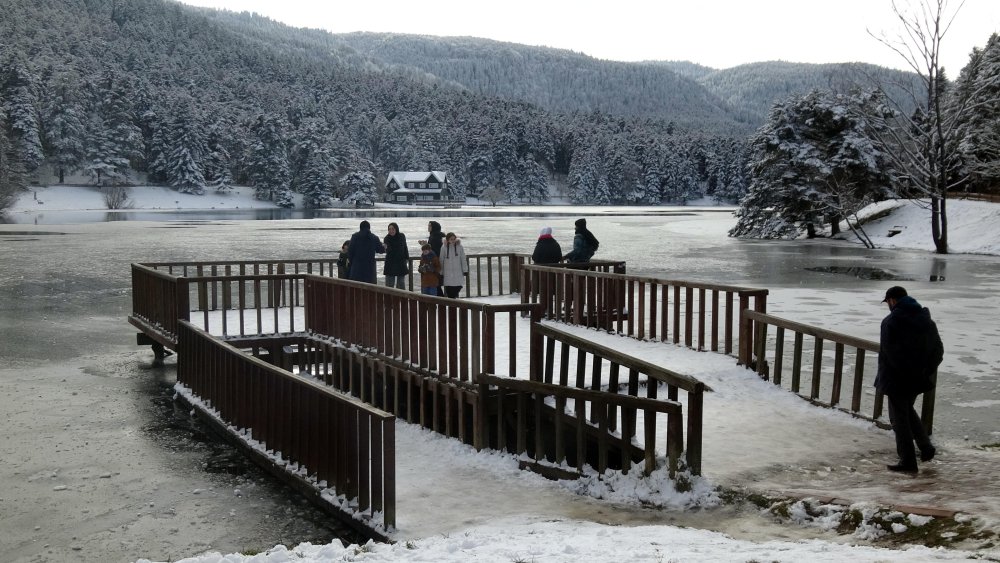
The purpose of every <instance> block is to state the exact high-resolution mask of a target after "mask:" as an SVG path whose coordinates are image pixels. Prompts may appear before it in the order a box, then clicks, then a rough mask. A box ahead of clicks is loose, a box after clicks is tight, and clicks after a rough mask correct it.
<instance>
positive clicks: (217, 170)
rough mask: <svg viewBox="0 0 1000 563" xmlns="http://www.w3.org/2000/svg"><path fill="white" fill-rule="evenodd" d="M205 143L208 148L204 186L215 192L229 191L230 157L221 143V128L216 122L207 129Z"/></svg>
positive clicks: (231, 181) (230, 185) (230, 180)
mask: <svg viewBox="0 0 1000 563" xmlns="http://www.w3.org/2000/svg"><path fill="white" fill-rule="evenodd" d="M205 143H206V146H207V148H208V154H206V155H205V161H204V167H203V168H204V175H205V185H206V186H208V187H210V188H212V189H213V190H215V191H216V192H226V191H229V190H230V189H232V187H233V185H232V184H233V175H232V172H230V169H229V166H230V156H229V150H227V149H226V146H225V144H224V141H223V135H222V127H221V126H220V124H219V123H218V122H216V123H214V124H212V126H211V127H209V128H208V132H207V136H206V139H205Z"/></svg>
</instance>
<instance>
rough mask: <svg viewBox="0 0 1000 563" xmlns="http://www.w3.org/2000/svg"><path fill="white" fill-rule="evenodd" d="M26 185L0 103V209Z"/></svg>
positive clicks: (6, 205) (11, 202)
mask: <svg viewBox="0 0 1000 563" xmlns="http://www.w3.org/2000/svg"><path fill="white" fill-rule="evenodd" d="M0 102H3V97H2V96H0ZM26 187H27V181H26V179H25V171H24V163H23V162H22V161H21V154H20V152H19V151H18V150H17V148H16V147H15V146H14V143H12V142H11V141H10V137H8V135H7V114H6V112H5V111H4V109H3V104H2V103H0V211H3V210H4V209H7V208H8V207H10V206H11V204H13V203H14V201H15V199H16V198H17V196H18V194H19V193H20V192H21V191H23V190H24V189H25V188H26Z"/></svg>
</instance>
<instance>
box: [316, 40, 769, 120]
mask: <svg viewBox="0 0 1000 563" xmlns="http://www.w3.org/2000/svg"><path fill="white" fill-rule="evenodd" d="M334 37H336V39H337V40H338V41H342V42H343V43H344V44H345V45H348V46H350V47H351V48H353V49H356V50H357V51H358V52H359V53H361V54H363V55H367V56H369V57H371V58H374V59H377V60H380V61H382V62H385V63H387V64H390V65H395V66H396V67H398V68H399V67H401V68H403V69H405V68H411V69H419V70H420V71H423V72H426V73H429V74H432V75H434V76H438V77H440V78H443V79H445V80H449V81H452V82H455V83H457V84H461V85H462V86H464V87H465V88H468V89H469V90H471V91H473V92H476V93H479V94H485V95H488V96H498V97H502V98H508V99H515V100H524V101H527V102H531V103H533V104H535V105H538V106H540V107H543V108H546V109H548V110H551V111H555V112H559V113H571V112H574V111H583V112H587V111H600V112H603V113H610V114H614V115H625V116H637V117H654V118H662V119H666V120H668V121H673V122H674V123H676V124H677V125H679V126H680V127H697V128H698V129H700V130H703V131H709V132H713V133H732V132H738V133H747V132H748V131H749V130H750V129H752V127H751V126H750V124H748V123H747V122H745V121H743V122H741V121H740V120H739V119H738V117H737V116H736V115H735V114H733V112H731V111H730V110H729V109H728V107H727V106H726V104H725V103H723V102H722V101H720V100H719V99H718V98H717V97H716V95H714V94H712V93H710V92H709V91H708V90H706V89H705V88H703V87H702V86H700V85H699V84H698V83H697V82H695V81H693V80H691V79H690V78H688V77H686V76H682V75H681V74H678V73H677V72H674V71H673V70H671V69H669V68H666V67H663V66H659V65H653V64H645V63H623V62H616V61H603V60H598V59H595V58H593V57H590V56H587V55H584V54H582V53H576V52H573V51H567V50H562V49H551V48H547V47H532V46H528V45H518V44H514V43H502V42H498V41H492V40H489V39H479V38H475V37H430V36H420V35H402V34H388V33H350V34H338V35H335V36H334Z"/></svg>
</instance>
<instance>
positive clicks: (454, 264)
mask: <svg viewBox="0 0 1000 563" xmlns="http://www.w3.org/2000/svg"><path fill="white" fill-rule="evenodd" d="M441 252H442V254H441V271H442V278H443V281H442V282H441V283H442V284H443V285H444V292H445V295H447V296H448V297H451V298H452V299H455V298H457V297H458V294H459V293H461V291H462V286H464V285H465V275H466V274H468V273H469V262H468V260H466V258H465V249H464V248H462V241H461V240H459V239H458V237H457V236H456V235H455V233H448V235H447V236H445V238H444V246H442V247H441Z"/></svg>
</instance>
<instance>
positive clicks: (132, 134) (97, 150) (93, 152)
mask: <svg viewBox="0 0 1000 563" xmlns="http://www.w3.org/2000/svg"><path fill="white" fill-rule="evenodd" d="M90 89H91V92H92V98H91V99H92V100H93V104H94V106H93V109H92V110H91V111H90V124H89V125H88V131H87V132H88V138H87V149H86V150H87V164H86V165H85V166H84V169H85V170H86V171H87V172H88V173H89V174H90V175H91V177H93V178H94V181H95V182H96V183H97V184H103V183H105V182H111V183H112V184H115V185H118V184H122V183H125V182H127V181H128V178H129V170H130V166H131V160H132V159H138V158H141V157H142V156H143V152H142V150H143V141H142V130H141V129H140V128H139V126H138V125H137V124H136V116H135V111H134V108H133V107H132V104H131V103H130V101H129V100H130V96H129V93H130V87H129V84H128V82H127V80H126V79H125V78H124V76H122V75H119V74H118V73H116V72H115V71H110V70H109V71H105V73H104V74H103V75H102V76H101V78H100V81H99V83H97V84H93V85H91V88H90Z"/></svg>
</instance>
